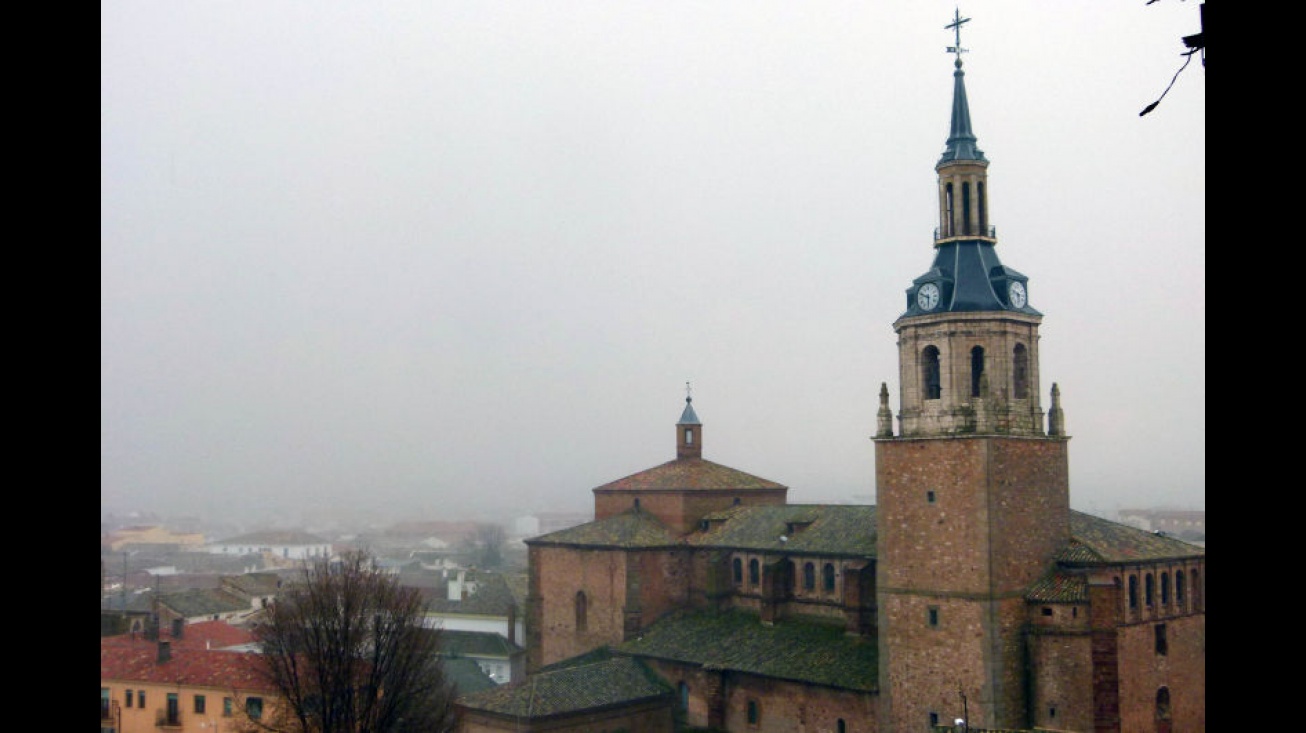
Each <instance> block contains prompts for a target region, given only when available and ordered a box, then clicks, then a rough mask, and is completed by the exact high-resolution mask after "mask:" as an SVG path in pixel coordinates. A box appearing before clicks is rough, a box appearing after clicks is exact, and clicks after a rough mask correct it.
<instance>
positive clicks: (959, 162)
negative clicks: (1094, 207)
mask: <svg viewBox="0 0 1306 733" xmlns="http://www.w3.org/2000/svg"><path fill="white" fill-rule="evenodd" d="M968 20H969V19H968V18H962V17H961V15H960V13H958V14H957V15H956V16H955V17H954V19H953V22H952V23H950V24H949V25H948V26H947V28H948V29H951V30H954V31H955V32H956V43H957V45H956V46H954V47H950V48H949V49H948V50H949V52H951V53H953V54H955V56H956V60H955V63H954V65H955V71H954V72H953V92H952V115H951V124H950V129H949V135H948V139H947V143H946V147H945V149H944V152H943V156H942V157H941V158H940V159H939V161H938V163H937V164H936V165H935V171H936V172H937V173H938V201H939V204H938V214H939V218H938V228H937V229H935V231H934V237H933V250H934V252H933V262H932V263H931V265H930V268H929V269H928V270H926V272H925V273H924V274H923V275H921V276H920V277H917V278H916V279H915V280H913V281H912V283H911V286H910V287H909V288H907V290H906V296H907V298H906V310H905V311H904V312H903V313H902V314H901V315H900V316H899V317H898V319H897V320H896V321H895V322H894V324H893V328H894V331H895V332H896V333H897V334H898V362H899V369H898V371H899V406H900V409H899V412H898V427H899V431H898V433H897V434H896V435H895V434H894V432H893V420H892V413H891V411H890V408H889V405H888V399H889V394H888V390H887V388H884V387H882V388H881V394H880V410H879V415H878V420H877V425H878V426H877V430H876V437H875V441H876V445H875V461H876V495H877V498H876V504H877V512H878V518H877V521H876V524H877V531H878V540H877V568H878V571H877V572H878V578H877V603H878V607H879V622H880V623H879V629H880V632H879V633H880V660H879V663H880V670H881V674H880V686H881V695H882V698H881V702H882V707H881V710H880V714H881V718H882V720H881V728H882V729H883V730H894V731H926V730H928V726H929V724H930V722H931V721H937V722H939V723H951V722H952V721H953V720H954V719H956V718H961V717H967V718H968V719H969V723H970V725H971V726H972V727H977V726H985V727H1000V728H1021V727H1025V725H1026V722H1027V719H1028V700H1027V688H1028V679H1027V675H1028V673H1027V665H1026V663H1025V650H1024V649H1023V644H1024V642H1023V635H1022V627H1023V625H1024V621H1025V603H1024V591H1025V590H1026V589H1027V588H1028V587H1029V586H1030V584H1031V583H1033V582H1034V581H1036V580H1038V579H1039V578H1040V577H1041V576H1042V575H1043V574H1044V573H1045V572H1046V571H1047V570H1048V569H1049V568H1050V567H1051V565H1052V562H1053V558H1054V556H1055V554H1056V553H1057V551H1058V550H1060V549H1061V548H1062V547H1064V546H1065V544H1066V542H1067V540H1068V539H1069V509H1070V507H1069V467H1068V462H1067V451H1066V449H1067V442H1068V438H1067V437H1066V436H1065V435H1064V434H1063V432H1064V431H1063V427H1062V426H1063V424H1064V423H1063V421H1062V418H1061V415H1060V404H1059V400H1058V399H1057V396H1058V392H1057V390H1056V386H1055V385H1053V388H1052V389H1053V395H1054V396H1053V405H1052V411H1051V412H1050V414H1049V415H1048V416H1047V417H1048V426H1047V427H1046V428H1045V423H1044V414H1043V411H1042V407H1041V406H1040V403H1039V367H1038V365H1039V359H1038V340H1039V334H1038V328H1039V324H1040V323H1041V321H1042V319H1043V315H1042V314H1041V313H1040V312H1039V311H1037V310H1035V309H1034V308H1033V307H1032V306H1031V305H1030V297H1029V294H1030V287H1029V280H1028V278H1027V277H1026V276H1025V275H1022V274H1021V273H1019V272H1017V271H1016V270H1014V269H1012V268H1010V267H1007V266H1006V265H1004V264H1002V262H1001V261H1000V260H999V258H998V255H997V251H996V248H997V233H996V228H995V227H994V226H993V224H992V222H991V221H990V218H989V201H990V197H989V185H988V168H989V161H988V159H987V158H986V157H985V155H984V152H983V151H981V150H980V149H979V147H978V146H977V144H976V142H977V139H976V137H975V134H974V132H973V131H972V129H971V120H970V108H969V104H968V102H967V99H966V85H965V72H963V71H962V61H961V54H962V53H963V51H964V49H962V48H961V26H962V24H964V23H966V22H967V21H968Z"/></svg>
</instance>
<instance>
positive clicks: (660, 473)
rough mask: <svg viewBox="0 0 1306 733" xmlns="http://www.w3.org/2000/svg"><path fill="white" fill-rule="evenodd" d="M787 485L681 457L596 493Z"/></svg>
mask: <svg viewBox="0 0 1306 733" xmlns="http://www.w3.org/2000/svg"><path fill="white" fill-rule="evenodd" d="M787 488H788V487H787V486H785V485H784V484H778V483H776V482H774V481H768V480H767V479H764V478H759V477H757V476H754V475H752V474H751V473H744V472H743V471H739V470H736V469H733V468H730V467H729V466H723V465H721V464H719V463H713V462H712V461H709V460H706V459H703V458H677V459H675V460H674V461H667V462H666V463H663V464H662V465H660V466H654V467H653V468H650V469H647V470H644V471H640V472H639V473H633V474H631V475H629V476H627V477H625V478H619V479H617V480H616V481H612V482H609V483H606V484H603V485H602V486H599V487H597V488H595V489H594V491H651V490H658V489H675V490H680V491H683V490H696V489H697V490H713V489H719V490H731V489H734V490H757V489H787Z"/></svg>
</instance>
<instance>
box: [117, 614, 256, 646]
mask: <svg viewBox="0 0 1306 733" xmlns="http://www.w3.org/2000/svg"><path fill="white" fill-rule="evenodd" d="M159 638H160V639H163V640H165V641H169V642H171V643H172V648H173V650H177V649H210V648H211V649H221V648H223V647H229V646H238V645H241V644H248V643H250V642H252V641H254V634H253V632H251V631H250V630H249V629H246V628H242V627H239V626H232V625H231V624H229V623H227V622H226V621H197V622H195V623H193V624H186V625H185V626H184V627H182V634H181V636H180V637H174V636H173V635H172V628H171V627H169V626H167V625H166V624H165V625H164V626H163V627H162V628H160V629H159ZM100 642H101V645H104V644H108V645H110V646H122V647H131V646H134V645H138V644H141V643H145V644H153V643H154V642H151V641H146V640H145V637H144V636H143V635H141V634H118V635H117V636H106V637H104V638H103V639H101V640H100Z"/></svg>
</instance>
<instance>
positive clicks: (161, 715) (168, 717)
mask: <svg viewBox="0 0 1306 733" xmlns="http://www.w3.org/2000/svg"><path fill="white" fill-rule="evenodd" d="M154 726H155V727H156V728H180V727H181V726H182V719H181V711H180V710H168V709H167V708H161V709H159V710H155V711H154Z"/></svg>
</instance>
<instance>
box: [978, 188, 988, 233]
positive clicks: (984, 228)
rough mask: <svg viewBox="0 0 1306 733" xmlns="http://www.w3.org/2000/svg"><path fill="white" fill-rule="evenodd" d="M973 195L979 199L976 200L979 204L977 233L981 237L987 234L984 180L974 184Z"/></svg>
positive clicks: (986, 203)
mask: <svg viewBox="0 0 1306 733" xmlns="http://www.w3.org/2000/svg"><path fill="white" fill-rule="evenodd" d="M975 196H976V198H978V199H979V200H978V201H977V202H976V203H977V204H978V206H979V225H980V229H979V233H980V236H982V237H987V236H988V235H989V206H988V201H985V200H984V182H983V181H980V182H979V183H976V184H975Z"/></svg>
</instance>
